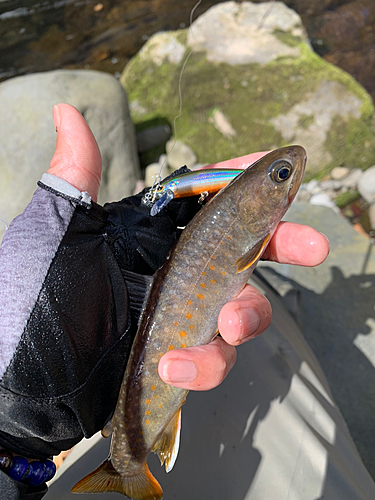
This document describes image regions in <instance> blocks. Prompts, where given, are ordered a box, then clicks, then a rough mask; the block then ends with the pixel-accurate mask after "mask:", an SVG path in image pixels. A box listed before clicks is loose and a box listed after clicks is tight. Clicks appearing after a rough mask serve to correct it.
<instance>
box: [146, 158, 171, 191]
mask: <svg viewBox="0 0 375 500" xmlns="http://www.w3.org/2000/svg"><path fill="white" fill-rule="evenodd" d="M170 173H171V172H170V170H169V168H168V165H167V164H166V163H165V164H164V165H161V164H160V163H151V164H150V165H148V166H147V167H146V170H145V185H146V187H150V186H152V185H153V183H154V181H155V179H156V177H157V176H158V175H159V174H160V180H161V179H164V178H165V177H167V176H168V175H169V174H170Z"/></svg>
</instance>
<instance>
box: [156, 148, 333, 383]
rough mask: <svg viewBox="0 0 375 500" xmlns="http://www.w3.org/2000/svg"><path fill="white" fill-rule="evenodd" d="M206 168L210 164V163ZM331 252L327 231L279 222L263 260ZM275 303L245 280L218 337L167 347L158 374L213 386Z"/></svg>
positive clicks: (315, 261)
mask: <svg viewBox="0 0 375 500" xmlns="http://www.w3.org/2000/svg"><path fill="white" fill-rule="evenodd" d="M265 154H267V152H263V153H254V154H250V155H247V156H243V157H241V158H235V159H232V160H228V161H225V162H221V163H217V164H215V165H212V167H214V168H234V169H238V168H245V167H247V166H248V165H251V164H252V163H254V162H255V161H257V160H258V159H259V158H261V157H262V156H264V155H265ZM205 168H207V167H205ZM328 252H329V242H328V239H327V238H326V236H324V235H323V234H321V233H319V232H318V231H316V230H315V229H313V228H312V227H309V226H306V225H301V224H295V223H290V222H280V224H279V225H278V227H277V229H276V231H275V233H274V234H273V237H272V239H271V240H270V243H269V245H268V247H267V248H266V250H265V252H264V254H263V256H262V260H270V261H275V262H279V263H282V264H295V265H300V266H306V267H313V266H317V265H319V264H321V263H322V262H323V261H324V260H325V259H326V257H327V255H328ZM271 317H272V311H271V305H270V303H269V302H268V300H267V299H266V297H264V295H263V294H262V293H261V292H259V291H258V290H257V289H256V288H255V287H253V286H250V285H246V286H245V288H244V289H243V290H242V292H241V293H240V294H239V296H238V297H237V298H236V299H235V300H232V301H230V302H228V303H227V304H226V305H225V306H224V307H223V308H222V310H221V312H220V315H219V318H218V330H219V332H220V335H221V337H216V338H215V339H214V340H213V341H212V342H211V343H210V344H208V345H204V346H198V347H191V348H185V349H175V350H173V351H170V352H168V353H166V354H165V355H164V356H163V357H162V358H161V360H160V363H159V375H160V377H161V378H162V379H163V380H164V381H165V382H167V383H169V384H171V385H174V386H176V387H181V388H185V389H189V390H200V391H203V390H208V389H212V388H214V387H216V386H217V385H219V384H220V383H221V382H222V381H223V380H224V378H225V377H226V376H227V374H228V373H229V371H230V370H231V368H232V367H233V365H234V363H235V361H236V348H235V346H238V345H240V344H243V343H244V342H247V341H248V340H250V339H253V338H255V337H256V336H257V335H259V334H261V333H262V332H264V331H265V330H266V328H267V327H268V326H269V325H270V323H271Z"/></svg>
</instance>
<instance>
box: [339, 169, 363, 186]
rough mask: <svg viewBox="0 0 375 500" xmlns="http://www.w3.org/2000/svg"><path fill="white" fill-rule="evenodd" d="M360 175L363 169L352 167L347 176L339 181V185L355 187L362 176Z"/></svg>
mask: <svg viewBox="0 0 375 500" xmlns="http://www.w3.org/2000/svg"><path fill="white" fill-rule="evenodd" d="M362 175H363V171H362V170H361V169H360V168H354V169H353V170H351V172H350V174H349V175H348V177H345V179H343V180H342V181H341V186H342V187H344V188H349V189H350V188H357V186H358V182H359V180H360V178H361V177H362Z"/></svg>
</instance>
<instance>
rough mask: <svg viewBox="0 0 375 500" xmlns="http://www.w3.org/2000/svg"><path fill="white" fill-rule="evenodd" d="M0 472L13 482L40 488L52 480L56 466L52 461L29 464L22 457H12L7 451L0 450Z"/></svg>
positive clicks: (36, 461)
mask: <svg viewBox="0 0 375 500" xmlns="http://www.w3.org/2000/svg"><path fill="white" fill-rule="evenodd" d="M0 470H2V471H3V472H5V473H6V474H8V476H9V477H11V478H12V479H14V480H15V481H21V482H23V483H26V484H28V485H30V486H40V485H41V484H43V483H45V482H46V481H49V480H50V479H52V478H53V476H54V475H55V473H56V465H55V464H54V463H53V462H52V460H43V461H42V460H35V461H33V462H29V461H28V460H27V459H26V458H24V457H20V456H16V457H13V455H12V453H10V452H9V451H4V450H0Z"/></svg>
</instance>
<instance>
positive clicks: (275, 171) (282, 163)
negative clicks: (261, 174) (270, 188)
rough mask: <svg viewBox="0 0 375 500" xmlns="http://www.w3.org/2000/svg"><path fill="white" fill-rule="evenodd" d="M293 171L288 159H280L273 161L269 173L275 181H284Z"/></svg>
mask: <svg viewBox="0 0 375 500" xmlns="http://www.w3.org/2000/svg"><path fill="white" fill-rule="evenodd" d="M291 173H292V165H291V164H290V163H289V162H287V161H286V160H278V161H275V162H274V163H272V165H271V167H270V170H269V175H270V177H271V179H272V180H273V181H274V182H278V183H280V182H284V181H286V180H287V179H289V177H290V174H291Z"/></svg>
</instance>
